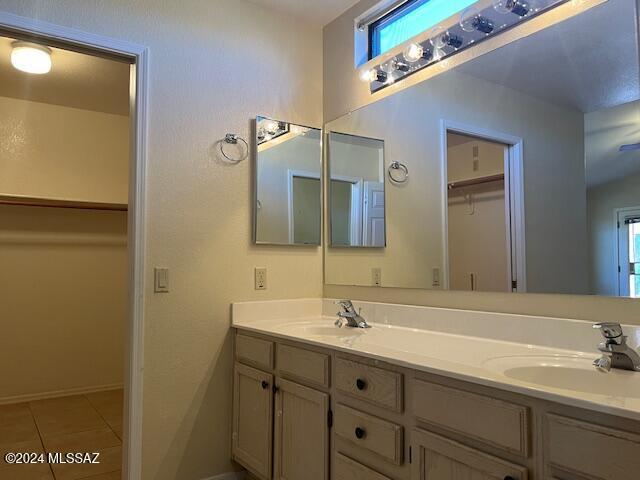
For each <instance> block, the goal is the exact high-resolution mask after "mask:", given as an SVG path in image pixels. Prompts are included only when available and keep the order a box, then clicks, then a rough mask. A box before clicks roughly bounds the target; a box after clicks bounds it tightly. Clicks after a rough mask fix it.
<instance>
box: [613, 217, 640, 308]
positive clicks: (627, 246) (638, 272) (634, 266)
mask: <svg viewBox="0 0 640 480" xmlns="http://www.w3.org/2000/svg"><path fill="white" fill-rule="evenodd" d="M617 260H618V293H619V295H620V296H621V297H633V298H639V297H640V209H637V210H636V209H625V210H622V211H620V212H618V259H617Z"/></svg>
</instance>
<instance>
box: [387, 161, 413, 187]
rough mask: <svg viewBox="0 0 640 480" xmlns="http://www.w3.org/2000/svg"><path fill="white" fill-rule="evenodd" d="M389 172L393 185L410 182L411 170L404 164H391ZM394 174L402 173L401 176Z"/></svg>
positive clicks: (396, 162) (395, 162)
mask: <svg viewBox="0 0 640 480" xmlns="http://www.w3.org/2000/svg"><path fill="white" fill-rule="evenodd" d="M387 172H388V174H389V180H391V182H392V183H396V184H403V183H405V182H406V181H407V180H409V169H408V168H407V166H406V165H405V164H404V163H400V162H398V161H394V162H391V164H390V165H389V168H388V169H387ZM393 172H400V174H398V173H395V174H394V173H393Z"/></svg>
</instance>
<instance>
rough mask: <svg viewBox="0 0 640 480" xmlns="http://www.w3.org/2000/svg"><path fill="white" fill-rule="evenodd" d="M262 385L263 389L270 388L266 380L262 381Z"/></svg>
mask: <svg viewBox="0 0 640 480" xmlns="http://www.w3.org/2000/svg"><path fill="white" fill-rule="evenodd" d="M260 385H262V389H263V390H266V389H267V388H269V382H267V381H266V380H262V383H261V384H260Z"/></svg>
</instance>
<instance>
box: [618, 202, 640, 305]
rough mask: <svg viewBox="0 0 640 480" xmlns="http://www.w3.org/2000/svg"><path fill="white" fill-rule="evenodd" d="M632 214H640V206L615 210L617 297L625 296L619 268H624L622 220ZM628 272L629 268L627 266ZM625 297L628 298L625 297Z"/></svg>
mask: <svg viewBox="0 0 640 480" xmlns="http://www.w3.org/2000/svg"><path fill="white" fill-rule="evenodd" d="M632 212H640V205H639V206H637V207H624V208H614V209H613V227H614V229H613V231H614V232H615V241H614V242H613V254H614V268H615V276H616V295H617V296H619V297H620V296H623V295H624V292H623V291H622V287H621V284H620V279H621V278H622V273H623V272H622V271H620V270H618V268H621V267H622V262H621V261H620V228H621V226H622V225H620V218H621V217H623V216H626V215H627V214H629V213H632ZM626 268H627V270H628V269H629V266H628V265H627V266H626ZM625 296H628V294H627V295H625Z"/></svg>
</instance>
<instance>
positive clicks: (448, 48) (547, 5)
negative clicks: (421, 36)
mask: <svg viewBox="0 0 640 480" xmlns="http://www.w3.org/2000/svg"><path fill="white" fill-rule="evenodd" d="M568 1H574V2H575V1H576V0H492V4H490V6H488V7H486V8H484V9H479V8H477V6H476V5H472V6H470V7H469V8H467V9H465V10H464V11H462V13H461V14H460V19H459V21H458V23H456V24H455V25H453V26H451V27H449V28H447V29H445V28H443V27H442V26H436V27H435V28H434V29H433V30H432V31H431V35H430V38H429V39H427V40H425V41H423V42H421V43H411V44H409V45H408V46H407V47H406V48H405V49H404V51H403V52H402V53H400V54H398V55H396V56H394V57H391V58H389V59H385V60H384V61H383V62H381V63H380V64H379V65H376V66H375V67H373V68H371V69H369V70H365V71H363V72H361V75H360V78H361V79H362V80H363V81H365V82H368V83H369V89H370V91H371V93H374V92H377V91H378V90H381V89H383V88H385V87H387V86H389V85H391V84H392V83H394V82H396V81H398V80H401V79H403V78H405V77H407V76H409V75H411V74H413V73H416V72H418V71H420V70H422V69H423V68H427V67H430V66H432V65H435V64H436V63H439V62H441V61H442V60H444V59H446V58H449V57H451V56H453V55H455V54H457V53H459V52H461V51H463V50H466V49H467V48H470V47H472V46H474V45H476V44H478V43H480V42H482V41H484V40H486V39H487V38H489V37H493V36H495V35H499V34H500V33H502V32H504V31H506V30H508V29H510V28H512V27H514V26H516V25H519V24H521V23H523V22H525V21H527V20H529V19H530V18H533V17H534V16H536V15H539V14H541V13H544V12H546V11H548V10H550V9H552V8H555V7H557V6H559V5H561V4H563V3H566V2H568Z"/></svg>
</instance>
